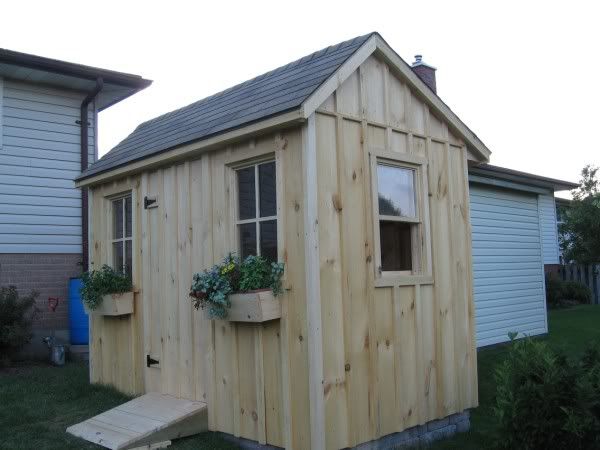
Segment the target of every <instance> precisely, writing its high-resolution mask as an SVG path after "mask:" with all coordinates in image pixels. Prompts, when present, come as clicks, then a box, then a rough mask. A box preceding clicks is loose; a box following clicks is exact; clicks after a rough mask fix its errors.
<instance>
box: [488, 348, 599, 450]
mask: <svg viewBox="0 0 600 450" xmlns="http://www.w3.org/2000/svg"><path fill="white" fill-rule="evenodd" d="M511 346H512V348H511V349H510V352H509V355H508V358H507V359H506V360H505V361H504V362H503V364H501V365H500V366H498V367H497V369H496V372H495V381H496V386H497V388H496V389H497V391H496V402H495V406H494V413H495V416H496V419H497V421H498V424H499V430H498V436H497V438H496V445H497V447H498V448H501V449H506V450H508V449H523V450H538V449H540V450H542V449H544V450H545V449H557V450H560V449H568V450H584V449H598V448H600V347H598V343H595V344H594V345H591V346H590V347H589V348H588V349H587V350H586V351H585V352H584V354H583V357H581V358H569V357H567V356H566V355H565V354H562V353H560V352H556V351H554V350H552V349H551V348H550V347H549V346H548V345H547V344H546V343H545V342H542V341H536V340H532V339H531V338H526V339H523V340H520V341H515V342H513V343H512V344H511Z"/></svg>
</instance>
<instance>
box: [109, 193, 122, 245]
mask: <svg viewBox="0 0 600 450" xmlns="http://www.w3.org/2000/svg"><path fill="white" fill-rule="evenodd" d="M112 206H113V224H114V225H113V239H121V238H122V237H123V199H122V198H120V199H119V200H113V202H112Z"/></svg>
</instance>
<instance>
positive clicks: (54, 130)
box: [0, 49, 150, 351]
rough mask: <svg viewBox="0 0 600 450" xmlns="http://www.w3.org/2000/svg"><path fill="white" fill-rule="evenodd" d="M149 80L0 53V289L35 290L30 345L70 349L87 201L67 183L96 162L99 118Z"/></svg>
mask: <svg viewBox="0 0 600 450" xmlns="http://www.w3.org/2000/svg"><path fill="white" fill-rule="evenodd" d="M149 84H150V81H148V80H144V79H142V78H140V77H139V76H137V75H129V74H125V73H119V72H113V71H109V70H104V69H97V68H94V67H88V66H82V65H79V64H72V63H68V62H64V61H57V60H54V59H48V58H42V57H39V56H34V55H29V54H25V53H19V52H14V51H10V50H4V49H0V286H7V285H16V286H17V288H18V289H19V292H20V293H22V294H25V293H28V292H29V291H31V290H32V289H33V290H36V291H38V292H39V294H40V295H39V297H38V301H37V306H38V308H39V309H40V315H39V316H38V319H37V320H36V322H35V325H34V332H35V335H34V339H33V344H38V345H39V344H41V339H40V336H44V335H49V334H51V333H56V336H57V337H58V338H59V339H61V340H62V341H64V342H65V343H68V337H69V336H68V319H67V310H68V305H67V284H68V280H69V278H70V277H74V276H78V275H79V274H80V273H81V271H82V265H85V264H86V259H87V258H86V257H85V255H87V249H86V248H85V245H86V242H87V240H86V239H84V240H82V236H87V233H86V232H85V231H84V232H83V233H82V227H83V228H84V230H85V227H86V226H87V216H86V215H83V216H82V214H81V211H82V202H83V208H84V210H87V206H86V203H85V202H86V201H87V195H86V194H84V196H83V198H82V191H81V190H79V189H76V188H75V185H74V183H73V180H74V178H75V177H76V176H77V175H78V174H79V173H80V172H81V170H82V169H85V168H86V167H87V166H88V163H91V162H94V161H96V159H97V136H98V120H97V118H98V112H99V111H102V110H104V109H106V108H108V107H109V106H111V105H114V104H115V103H117V102H119V101H121V100H123V99H125V98H127V97H129V96H130V95H132V94H134V93H135V92H137V91H139V90H141V89H143V88H145V87H146V86H148V85H149ZM82 124H83V125H82ZM49 299H58V300H49ZM56 301H57V302H58V306H57V307H56V310H55V311H54V312H53V311H51V308H50V306H52V305H54V304H55V302H56ZM49 302H51V303H50V304H49ZM38 349H39V348H38ZM30 350H32V351H35V346H34V347H32V348H31V349H30Z"/></svg>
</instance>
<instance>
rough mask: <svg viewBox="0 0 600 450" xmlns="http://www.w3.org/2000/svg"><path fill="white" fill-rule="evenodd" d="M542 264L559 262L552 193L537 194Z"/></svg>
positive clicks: (554, 206)
mask: <svg viewBox="0 0 600 450" xmlns="http://www.w3.org/2000/svg"><path fill="white" fill-rule="evenodd" d="M538 205H539V211H540V225H541V229H542V249H543V251H544V264H559V250H558V231H557V225H556V205H555V204H554V193H551V194H540V195H539V196H538Z"/></svg>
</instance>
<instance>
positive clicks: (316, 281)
mask: <svg viewBox="0 0 600 450" xmlns="http://www.w3.org/2000/svg"><path fill="white" fill-rule="evenodd" d="M302 131H303V145H302V159H303V163H304V164H303V165H302V166H303V170H304V180H303V184H304V205H305V207H304V234H305V240H304V252H305V263H304V264H305V273H306V275H305V276H306V309H307V328H308V336H307V339H308V384H309V402H310V406H309V411H310V443H311V448H312V449H313V450H323V449H325V400H324V395H323V330H322V322H321V291H320V286H321V279H320V273H319V271H320V264H319V222H318V207H319V203H318V188H317V133H316V119H315V114H311V115H310V116H309V117H308V120H307V123H306V125H305V127H304V128H303V130H302ZM309 180H310V181H309Z"/></svg>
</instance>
